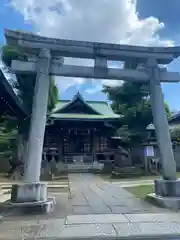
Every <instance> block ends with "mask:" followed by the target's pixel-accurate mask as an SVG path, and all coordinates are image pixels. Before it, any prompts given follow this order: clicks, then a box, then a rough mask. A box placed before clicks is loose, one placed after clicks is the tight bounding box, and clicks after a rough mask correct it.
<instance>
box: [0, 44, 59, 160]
mask: <svg viewBox="0 0 180 240" xmlns="http://www.w3.org/2000/svg"><path fill="white" fill-rule="evenodd" d="M1 58H2V61H3V63H4V64H5V66H6V67H7V68H9V70H10V72H11V68H10V67H11V62H12V60H25V61H26V60H28V54H27V53H25V52H23V51H22V50H20V49H15V48H14V47H11V46H9V45H5V46H3V47H2V55H1ZM35 82H36V75H35V74H34V75H29V74H16V79H15V81H13V84H14V88H15V90H16V92H17V94H18V96H19V98H20V99H21V100H22V103H23V104H24V107H25V109H26V111H27V112H28V114H29V115H28V117H27V118H26V119H25V120H23V121H21V122H19V123H18V125H17V127H18V134H19V135H18V136H19V137H18V139H16V140H17V141H16V143H17V144H16V146H17V147H18V148H19V150H18V149H17V151H19V152H21V153H22V154H24V152H25V149H26V143H27V138H28V133H29V127H30V120H31V112H32V103H33V96H34V87H35ZM42 97H43V96H42ZM57 102H58V89H57V87H56V85H55V82H54V79H53V78H52V77H50V87H49V98H48V107H47V112H50V111H51V110H52V109H53V108H54V107H55V105H56V103H57ZM15 128H16V127H15ZM2 141H4V143H5V138H2ZM21 149H24V150H23V151H22V150H21ZM21 153H17V156H20V155H22V154H21ZM20 158H21V159H22V158H23V157H22V156H20Z"/></svg>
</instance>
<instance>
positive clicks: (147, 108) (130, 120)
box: [103, 62, 170, 145]
mask: <svg viewBox="0 0 180 240" xmlns="http://www.w3.org/2000/svg"><path fill="white" fill-rule="evenodd" d="M124 67H125V68H133V69H135V68H137V63H135V62H133V63H129V62H128V63H125V66H124ZM103 92H104V93H106V94H107V96H108V98H109V100H110V101H111V106H112V109H113V110H114V111H115V113H117V114H119V115H121V118H120V123H121V126H122V127H121V128H119V129H118V131H117V134H118V135H119V136H121V137H122V139H123V140H124V141H125V142H127V143H128V144H130V145H132V144H136V143H139V142H141V141H143V140H144V139H145V138H146V135H147V131H146V127H147V126H148V125H149V124H150V123H152V122H153V117H152V111H151V103H150V93H149V88H148V86H147V85H145V84H142V83H134V82H124V83H123V84H122V85H121V86H116V87H109V86H104V87H103ZM165 108H166V112H167V115H168V116H170V109H169V106H168V104H167V103H165Z"/></svg>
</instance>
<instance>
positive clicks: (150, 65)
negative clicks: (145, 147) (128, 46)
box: [147, 58, 180, 209]
mask: <svg viewBox="0 0 180 240" xmlns="http://www.w3.org/2000/svg"><path fill="white" fill-rule="evenodd" d="M147 70H148V73H149V78H150V96H151V105H152V113H153V122H154V125H155V129H156V138H157V142H158V146H159V150H160V158H161V164H162V170H163V173H162V177H163V179H160V180H155V193H153V194H149V195H148V198H149V199H150V200H151V201H153V202H155V203H156V204H158V205H160V206H162V207H168V208H176V209H179V208H180V181H179V180H176V162H175V160H174V155H173V150H172V143H171V136H170V132H169V125H168V119H167V116H166V111H165V106H164V97H163V92H162V89H161V79H160V68H159V66H158V63H157V61H156V59H154V58H149V59H148V62H147Z"/></svg>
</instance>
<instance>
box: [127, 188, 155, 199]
mask: <svg viewBox="0 0 180 240" xmlns="http://www.w3.org/2000/svg"><path fill="white" fill-rule="evenodd" d="M124 189H126V190H127V191H128V192H130V193H132V194H134V195H135V196H136V197H137V198H141V199H145V198H146V196H147V194H149V193H153V192H154V185H139V186H135V187H125V188H124Z"/></svg>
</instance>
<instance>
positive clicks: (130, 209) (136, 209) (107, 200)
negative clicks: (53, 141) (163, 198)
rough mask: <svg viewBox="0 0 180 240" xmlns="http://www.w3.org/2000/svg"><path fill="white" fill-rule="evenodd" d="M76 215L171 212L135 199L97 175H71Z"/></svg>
mask: <svg viewBox="0 0 180 240" xmlns="http://www.w3.org/2000/svg"><path fill="white" fill-rule="evenodd" d="M69 180H70V182H71V189H72V191H71V192H72V200H71V205H72V210H73V213H74V214H107V213H147V212H154V213H157V212H169V210H165V209H161V208H157V207H155V206H152V205H151V204H149V203H147V202H145V201H143V200H140V199H137V198H135V196H134V195H133V194H131V193H129V192H128V191H126V190H125V189H123V188H122V187H121V186H120V185H118V184H112V183H109V182H105V181H104V180H103V179H101V178H100V177H99V176H97V175H92V174H79V175H78V174H70V175H69Z"/></svg>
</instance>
